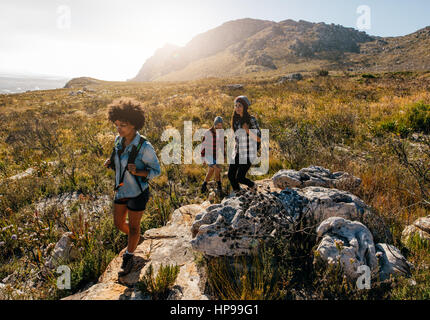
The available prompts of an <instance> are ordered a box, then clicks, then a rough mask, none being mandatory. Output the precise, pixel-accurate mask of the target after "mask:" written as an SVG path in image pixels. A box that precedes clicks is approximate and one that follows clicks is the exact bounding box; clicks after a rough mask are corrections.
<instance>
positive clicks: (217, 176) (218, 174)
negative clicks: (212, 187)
mask: <svg viewBox="0 0 430 320" xmlns="http://www.w3.org/2000/svg"><path fill="white" fill-rule="evenodd" d="M214 172H215V181H217V182H219V181H221V167H218V166H215V167H214Z"/></svg>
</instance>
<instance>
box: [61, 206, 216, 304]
mask: <svg viewBox="0 0 430 320" xmlns="http://www.w3.org/2000/svg"><path fill="white" fill-rule="evenodd" d="M209 205H210V203H209V202H205V203H203V204H202V205H195V204H194V205H188V206H185V207H181V208H179V209H177V210H175V211H174V212H173V214H172V218H171V220H170V221H169V222H168V224H167V225H166V226H165V227H162V228H158V229H151V230H148V231H146V232H145V234H144V238H145V240H144V241H143V242H142V243H141V244H140V245H139V246H138V247H137V249H136V251H135V259H136V265H135V266H134V267H133V269H132V271H131V272H130V274H128V275H127V276H125V277H122V278H121V279H120V282H121V283H118V271H119V270H120V266H121V263H122V253H123V252H124V251H125V249H124V250H123V251H122V252H121V253H120V255H119V256H117V257H116V258H115V259H113V260H112V262H111V263H110V264H109V266H108V267H107V269H106V270H105V272H104V273H103V274H102V275H101V276H100V278H99V280H98V283H97V284H95V285H94V286H92V287H90V288H89V289H88V290H86V291H84V292H81V293H77V294H75V295H72V296H69V297H66V298H64V299H65V300H122V299H124V300H136V299H147V297H143V296H142V295H141V294H139V293H137V294H136V292H135V290H134V289H133V288H132V287H133V286H134V284H136V282H138V281H139V280H140V278H141V277H142V276H143V275H144V274H145V273H146V270H147V268H148V267H149V265H151V264H152V266H153V268H154V274H157V272H158V269H159V267H160V265H161V264H163V265H178V266H180V271H179V274H178V278H177V279H176V282H175V287H174V290H172V293H171V294H170V298H171V299H184V300H207V299H208V297H207V296H206V295H205V294H204V290H205V288H204V286H205V280H204V279H202V277H201V276H200V273H199V270H198V267H197V265H196V263H195V262H194V252H193V250H192V247H191V244H190V240H191V239H192V235H191V231H190V229H191V224H192V223H193V221H194V218H195V217H196V215H197V214H199V213H200V212H201V211H202V210H204V209H205V208H206V207H207V206H209Z"/></svg>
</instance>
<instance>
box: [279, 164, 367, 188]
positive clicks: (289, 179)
mask: <svg viewBox="0 0 430 320" xmlns="http://www.w3.org/2000/svg"><path fill="white" fill-rule="evenodd" d="M272 180H273V184H274V185H275V186H276V187H277V188H279V189H285V188H287V187H289V188H305V187H310V186H319V187H325V188H336V189H343V188H344V187H353V188H354V187H358V186H359V185H360V184H361V179H359V178H357V177H354V176H352V175H350V174H349V173H347V172H334V173H332V172H331V171H330V170H328V169H325V168H323V167H319V166H310V167H308V168H303V169H301V170H300V171H296V170H280V171H279V172H277V173H276V174H275V175H274V176H273V177H272Z"/></svg>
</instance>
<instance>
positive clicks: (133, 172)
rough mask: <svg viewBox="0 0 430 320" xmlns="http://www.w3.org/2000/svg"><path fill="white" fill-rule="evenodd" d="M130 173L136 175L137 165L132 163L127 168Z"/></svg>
mask: <svg viewBox="0 0 430 320" xmlns="http://www.w3.org/2000/svg"><path fill="white" fill-rule="evenodd" d="M127 169H128V171H129V172H130V173H131V174H132V175H134V176H135V175H136V172H137V171H136V165H135V164H133V163H130V164H129V165H128V167H127Z"/></svg>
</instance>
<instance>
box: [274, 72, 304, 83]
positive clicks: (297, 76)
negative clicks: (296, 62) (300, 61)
mask: <svg viewBox="0 0 430 320" xmlns="http://www.w3.org/2000/svg"><path fill="white" fill-rule="evenodd" d="M300 80H303V76H302V74H301V73H291V74H289V75H286V76H282V77H281V78H280V79H279V80H278V83H284V82H287V81H300Z"/></svg>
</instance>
